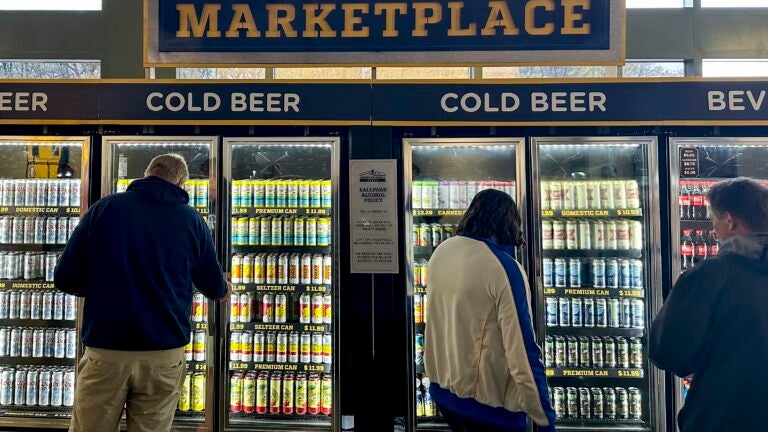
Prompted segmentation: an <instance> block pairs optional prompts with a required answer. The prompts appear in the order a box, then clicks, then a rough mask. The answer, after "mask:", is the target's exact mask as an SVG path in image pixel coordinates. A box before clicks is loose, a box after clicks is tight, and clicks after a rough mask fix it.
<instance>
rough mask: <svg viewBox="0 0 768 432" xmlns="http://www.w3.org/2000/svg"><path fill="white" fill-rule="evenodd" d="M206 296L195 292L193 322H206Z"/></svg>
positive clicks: (193, 297)
mask: <svg viewBox="0 0 768 432" xmlns="http://www.w3.org/2000/svg"><path fill="white" fill-rule="evenodd" d="M204 310H205V296H203V295H202V294H201V293H199V292H195V294H194V295H193V296H192V322H204V321H205V316H204V313H203V311H204Z"/></svg>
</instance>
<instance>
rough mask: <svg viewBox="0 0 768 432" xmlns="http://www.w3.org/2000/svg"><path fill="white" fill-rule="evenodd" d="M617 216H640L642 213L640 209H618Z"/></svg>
mask: <svg viewBox="0 0 768 432" xmlns="http://www.w3.org/2000/svg"><path fill="white" fill-rule="evenodd" d="M616 215H617V216H642V215H643V212H642V211H641V210H640V209H619V210H616Z"/></svg>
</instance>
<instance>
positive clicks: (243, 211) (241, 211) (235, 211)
mask: <svg viewBox="0 0 768 432" xmlns="http://www.w3.org/2000/svg"><path fill="white" fill-rule="evenodd" d="M246 213H248V209H247V208H245V207H235V208H233V209H232V214H233V215H241V214H246Z"/></svg>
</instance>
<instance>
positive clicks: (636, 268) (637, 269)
mask: <svg viewBox="0 0 768 432" xmlns="http://www.w3.org/2000/svg"><path fill="white" fill-rule="evenodd" d="M629 271H630V279H631V283H632V288H635V289H643V262H642V261H641V260H638V259H636V260H632V261H630V269H629Z"/></svg>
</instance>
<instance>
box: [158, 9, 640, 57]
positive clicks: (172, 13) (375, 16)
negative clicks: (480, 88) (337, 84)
mask: <svg viewBox="0 0 768 432" xmlns="http://www.w3.org/2000/svg"><path fill="white" fill-rule="evenodd" d="M144 15H145V16H144V26H145V28H144V62H145V65H146V66H160V65H165V66H193V65H194V66H204V65H208V66H218V65H233V64H240V65H246V64H247V65H257V66H273V65H319V64H323V65H340V66H352V65H359V66H371V65H373V66H376V65H450V64H462V65H469V64H473V65H503V64H510V65H511V64H517V65H520V64H535V65H544V64H558V65H564V64H580V65H584V64H603V65H616V64H621V63H623V61H624V45H625V4H624V0H433V1H422V0H405V1H391V0H144Z"/></svg>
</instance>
